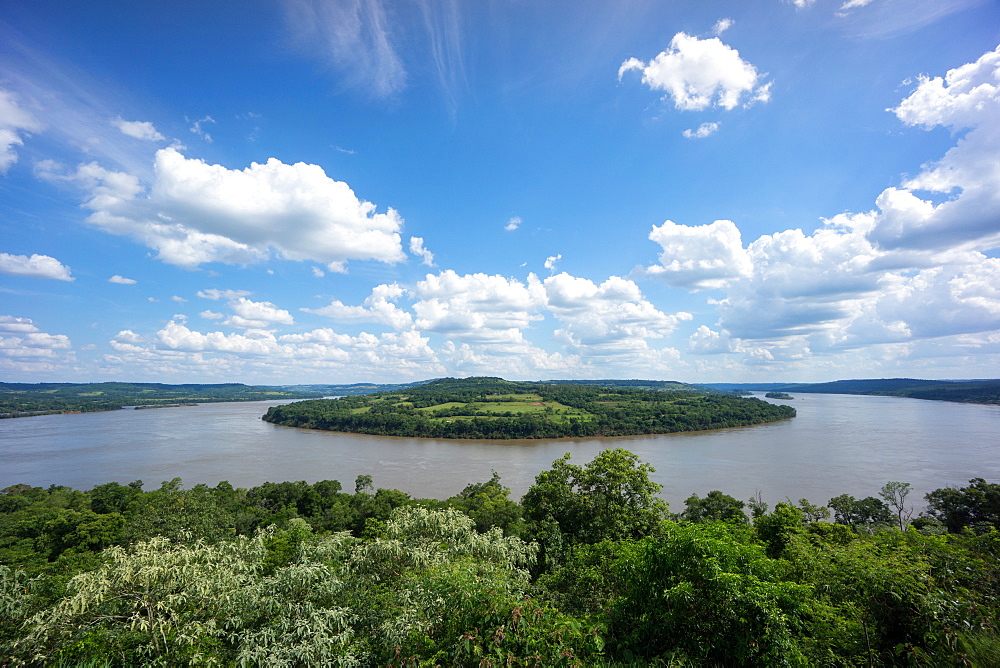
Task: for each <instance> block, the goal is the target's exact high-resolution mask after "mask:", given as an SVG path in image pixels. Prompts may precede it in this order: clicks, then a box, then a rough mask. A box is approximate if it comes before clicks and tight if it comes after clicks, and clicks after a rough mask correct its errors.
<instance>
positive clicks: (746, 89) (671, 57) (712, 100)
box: [618, 32, 770, 111]
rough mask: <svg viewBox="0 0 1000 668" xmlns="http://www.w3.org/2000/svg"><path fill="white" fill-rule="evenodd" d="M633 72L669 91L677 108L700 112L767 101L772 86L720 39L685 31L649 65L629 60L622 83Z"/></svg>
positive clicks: (620, 71) (652, 85)
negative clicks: (702, 36)
mask: <svg viewBox="0 0 1000 668" xmlns="http://www.w3.org/2000/svg"><path fill="white" fill-rule="evenodd" d="M630 70H639V71H640V72H642V82H643V83H644V84H646V85H647V86H649V87H650V88H651V89H653V90H662V91H666V93H667V95H668V96H669V97H670V98H672V99H673V102H674V106H675V107H676V108H677V109H682V110H685V111H697V110H701V109H705V108H707V107H709V106H712V105H715V106H719V107H722V108H724V109H733V108H735V107H736V106H737V105H739V104H740V102H741V100H743V99H745V98H748V103H749V102H753V101H767V99H768V98H769V96H770V84H765V85H761V78H762V76H761V75H759V74H758V73H757V68H755V67H754V66H753V65H751V64H750V63H748V62H746V61H744V60H743V59H741V58H740V54H739V52H738V51H737V50H736V49H734V48H732V47H730V46H727V45H726V44H723V43H722V41H721V40H720V39H719V38H718V37H712V38H709V39H698V38H697V37H693V36H691V35H688V34H686V33H683V32H679V33H677V34H676V35H674V38H673V39H672V40H671V41H670V46H669V47H668V48H667V50H666V51H663V52H661V53H659V54H658V55H657V56H656V57H655V58H653V59H652V60H651V61H649V62H648V63H644V62H643V61H641V60H639V59H638V58H629V59H628V60H626V61H625V62H624V63H622V65H621V67H620V68H619V69H618V78H619V80H620V79H621V78H622V76H623V75H624V74H625V72H628V71H630Z"/></svg>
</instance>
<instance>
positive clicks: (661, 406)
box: [263, 378, 795, 439]
mask: <svg viewBox="0 0 1000 668" xmlns="http://www.w3.org/2000/svg"><path fill="white" fill-rule="evenodd" d="M794 415H795V409H793V408H790V407H788V406H777V405H773V404H769V403H767V402H764V401H760V400H757V399H744V398H740V397H735V396H732V395H726V394H721V393H697V392H692V391H660V390H649V389H634V388H619V387H613V388H610V387H601V386H596V385H574V384H563V383H557V384H544V383H512V382H508V381H505V380H502V379H500V378H466V379H462V380H456V379H452V378H446V379H442V380H437V381H433V382H431V383H427V384H425V385H420V386H418V387H413V388H409V389H406V390H400V391H395V392H384V393H379V394H374V395H368V396H363V397H342V398H340V399H322V400H314V401H301V402H297V403H294V404H289V405H285V406H275V407H272V408H271V409H269V410H268V411H267V414H266V415H264V418H263V419H264V420H266V421H268V422H273V423H275V424H280V425H285V426H288V427H306V428H310V429H325V430H330V431H344V432H354V433H362V434H376V435H380V436H418V437H427V438H488V439H510V438H559V437H568V436H571V437H581V436H625V435H635V434H665V433H671V432H678V431H698V430H703V429H720V428H723V427H737V426H744V425H750V424H760V423H764V422H773V421H775V420H780V419H784V418H789V417H792V416H794Z"/></svg>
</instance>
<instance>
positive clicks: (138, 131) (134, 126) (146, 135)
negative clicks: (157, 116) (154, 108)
mask: <svg viewBox="0 0 1000 668" xmlns="http://www.w3.org/2000/svg"><path fill="white" fill-rule="evenodd" d="M111 125H113V126H115V127H116V128H118V129H119V130H121V131H122V133H124V134H126V135H128V136H129V137H134V138H136V139H142V140H145V141H165V140H166V137H164V136H163V135H161V134H160V133H159V131H157V129H156V128H155V127H154V126H153V124H152V123H150V122H149V121H126V120H123V119H122V118H120V117H119V118H116V119H114V120H112V121H111Z"/></svg>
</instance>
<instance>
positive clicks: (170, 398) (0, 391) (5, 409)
mask: <svg viewBox="0 0 1000 668" xmlns="http://www.w3.org/2000/svg"><path fill="white" fill-rule="evenodd" d="M319 396H323V395H322V394H320V393H317V392H296V391H290V390H286V389H282V388H278V387H270V386H255V385H244V384H242V383H221V384H210V385H204V384H190V383H189V384H184V385H166V384H164V383H116V382H113V383H0V417H27V416H31V415H46V414H51V413H77V412H79V413H89V412H94V411H111V410H117V409H120V408H124V407H125V406H144V407H147V406H148V407H155V406H165V405H175V404H189V403H208V402H219V401H266V400H274V399H307V398H311V397H319Z"/></svg>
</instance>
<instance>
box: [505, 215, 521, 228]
mask: <svg viewBox="0 0 1000 668" xmlns="http://www.w3.org/2000/svg"><path fill="white" fill-rule="evenodd" d="M519 227H521V217H520V216H513V217H511V219H510V220H508V221H507V224H506V225H504V226H503V229H505V230H507V231H508V232H513V231H514V230H516V229H517V228H519Z"/></svg>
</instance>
